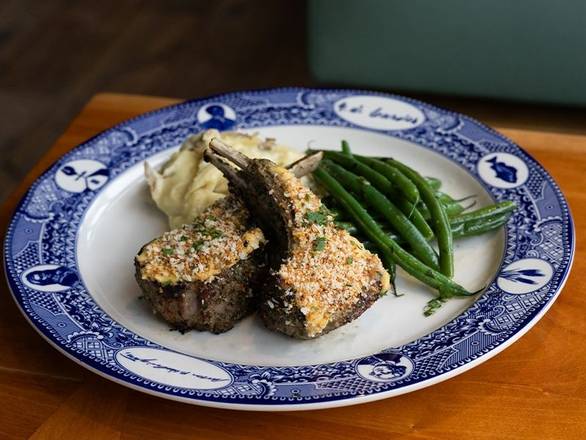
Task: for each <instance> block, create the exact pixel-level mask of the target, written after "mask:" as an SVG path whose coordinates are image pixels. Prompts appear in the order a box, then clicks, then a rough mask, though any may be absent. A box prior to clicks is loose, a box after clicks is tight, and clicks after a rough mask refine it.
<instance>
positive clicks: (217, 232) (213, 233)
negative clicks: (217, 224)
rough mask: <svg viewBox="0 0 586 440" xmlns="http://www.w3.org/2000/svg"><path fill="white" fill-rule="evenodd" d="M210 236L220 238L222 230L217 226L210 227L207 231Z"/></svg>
mask: <svg viewBox="0 0 586 440" xmlns="http://www.w3.org/2000/svg"><path fill="white" fill-rule="evenodd" d="M205 234H206V235H208V236H209V237H210V238H220V237H221V236H222V235H223V234H222V231H220V230H219V229H216V228H210V229H208V230H207V231H206V232H205Z"/></svg>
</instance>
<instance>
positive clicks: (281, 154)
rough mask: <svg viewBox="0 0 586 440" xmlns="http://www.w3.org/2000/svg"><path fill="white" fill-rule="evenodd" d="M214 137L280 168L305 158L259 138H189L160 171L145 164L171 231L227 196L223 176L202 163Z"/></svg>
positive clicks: (220, 135)
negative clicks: (268, 160) (270, 161)
mask: <svg viewBox="0 0 586 440" xmlns="http://www.w3.org/2000/svg"><path fill="white" fill-rule="evenodd" d="M213 137H218V138H219V139H221V140H222V141H224V142H225V143H226V144H228V145H230V146H231V147H232V148H234V149H235V150H238V151H240V152H242V153H243V154H245V155H246V156H248V157H252V158H265V159H270V160H272V161H273V162H275V163H277V164H279V165H288V164H289V163H291V162H294V161H296V160H297V159H299V158H300V157H301V156H302V154H301V153H299V152H297V151H295V150H292V149H290V148H288V147H284V146H282V145H277V144H276V143H275V140H274V139H262V138H260V137H259V136H257V135H248V134H244V133H237V132H222V133H220V132H218V131H217V130H207V131H205V132H202V133H198V134H196V135H193V136H190V137H189V138H187V139H186V140H185V142H184V143H183V145H182V146H181V148H180V149H179V151H177V152H175V153H173V155H172V156H171V157H170V158H169V160H168V161H167V162H165V164H164V165H163V166H162V167H161V170H160V171H156V170H155V169H153V168H152V167H151V166H150V165H149V164H148V162H145V164H144V166H145V170H144V171H145V176H146V179H147V182H148V184H149V189H150V192H151V197H152V198H153V200H154V202H155V203H156V205H157V207H158V208H159V209H160V210H161V211H163V212H164V213H165V214H166V215H167V217H168V218H169V226H170V227H171V228H177V227H179V226H181V225H183V224H185V223H191V222H192V221H193V219H194V218H195V217H197V216H198V215H199V214H200V213H201V212H202V211H203V210H204V209H206V208H207V207H208V206H210V205H211V204H212V203H214V202H215V201H217V200H219V199H221V198H222V197H224V196H225V195H226V194H227V193H228V182H227V181H226V179H224V177H223V176H222V173H220V172H219V171H218V170H217V169H216V168H215V167H214V166H213V165H210V164H209V163H207V162H203V160H202V158H203V152H204V150H205V148H206V147H207V144H208V142H209V141H210V139H212V138H213Z"/></svg>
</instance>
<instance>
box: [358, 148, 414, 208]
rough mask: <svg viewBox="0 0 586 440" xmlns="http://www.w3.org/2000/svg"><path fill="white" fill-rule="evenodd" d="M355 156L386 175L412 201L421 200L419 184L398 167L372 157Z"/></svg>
mask: <svg viewBox="0 0 586 440" xmlns="http://www.w3.org/2000/svg"><path fill="white" fill-rule="evenodd" d="M354 158H355V159H356V160H358V161H360V162H362V163H363V164H365V165H367V166H369V167H370V168H372V169H373V170H375V171H377V172H379V173H380V174H382V175H383V176H385V177H386V178H387V179H388V180H389V182H391V183H392V184H393V185H395V186H396V187H397V188H399V191H400V192H401V193H402V194H403V195H404V196H405V198H406V199H407V200H409V201H410V202H411V203H417V202H418V201H419V190H418V189H417V186H415V184H414V183H413V182H411V180H410V179H409V178H408V177H407V176H405V174H403V173H402V172H401V171H400V170H398V169H397V168H394V167H392V166H390V165H389V164H387V163H385V162H383V161H382V160H378V159H374V158H372V157H366V156H356V155H355V156H354Z"/></svg>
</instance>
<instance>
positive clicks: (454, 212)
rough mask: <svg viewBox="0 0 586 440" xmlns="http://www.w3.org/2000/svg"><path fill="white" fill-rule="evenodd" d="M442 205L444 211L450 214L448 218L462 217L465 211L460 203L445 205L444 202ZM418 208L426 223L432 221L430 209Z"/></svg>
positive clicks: (425, 207) (421, 206)
mask: <svg viewBox="0 0 586 440" xmlns="http://www.w3.org/2000/svg"><path fill="white" fill-rule="evenodd" d="M442 205H443V207H444V209H445V210H446V214H448V217H450V218H452V217H456V216H458V215H460V214H461V213H462V212H463V211H464V209H465V208H464V207H463V206H462V205H461V204H459V203H458V202H451V203H443V202H442ZM417 208H418V209H419V211H420V212H421V214H422V215H423V218H424V219H425V220H426V221H427V220H430V219H431V214H430V213H429V209H427V206H425V205H419V206H417Z"/></svg>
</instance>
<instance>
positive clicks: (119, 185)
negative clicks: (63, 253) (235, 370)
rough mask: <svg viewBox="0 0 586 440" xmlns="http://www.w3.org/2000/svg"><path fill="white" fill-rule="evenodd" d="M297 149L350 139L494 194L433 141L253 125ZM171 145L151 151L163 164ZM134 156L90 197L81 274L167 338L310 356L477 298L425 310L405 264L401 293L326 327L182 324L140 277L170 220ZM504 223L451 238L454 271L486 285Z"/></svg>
mask: <svg viewBox="0 0 586 440" xmlns="http://www.w3.org/2000/svg"><path fill="white" fill-rule="evenodd" d="M254 131H258V132H259V133H260V134H261V135H262V136H265V137H275V138H277V140H278V141H279V143H282V144H285V145H289V146H291V147H294V148H296V149H299V150H304V149H306V148H307V147H308V146H309V145H310V146H311V147H312V148H331V149H334V148H339V144H340V141H341V140H342V139H346V140H348V141H349V142H350V145H351V146H352V148H353V150H354V151H355V152H356V153H360V154H366V155H373V156H392V157H395V158H397V159H399V160H402V161H404V162H406V163H407V164H409V165H411V166H413V167H414V168H415V169H417V170H418V171H420V172H421V173H422V174H423V175H428V176H434V177H438V178H440V179H441V180H442V182H443V186H442V190H444V191H446V192H447V193H449V194H451V195H453V196H455V198H460V197H465V196H469V195H471V194H476V195H477V196H478V197H477V200H478V206H483V205H486V204H489V203H491V202H492V200H491V198H490V196H489V195H488V193H487V192H486V191H485V190H484V189H483V188H482V186H481V185H480V184H479V183H478V181H476V180H475V179H474V178H473V177H472V176H470V175H469V174H468V173H467V172H466V171H465V170H464V169H463V168H461V167H459V166H458V165H457V164H455V163H453V162H451V161H450V160H449V159H447V158H445V157H443V156H441V155H439V154H437V153H434V152H433V151H431V150H428V149H426V148H423V147H420V146H417V145H415V144H412V143H409V142H406V141H402V140H399V139H395V138H392V137H388V136H385V135H382V134H378V133H372V132H368V131H362V130H356V129H348V128H338V127H321V126H281V127H268V128H263V129H258V130H254ZM170 153H171V151H166V152H164V153H161V154H159V155H157V156H154V157H153V158H151V159H150V160H149V162H151V164H153V165H160V164H161V163H162V162H163V161H164V160H165V159H166V158H167V157H168V156H169V155H170ZM142 169H143V167H142V164H138V165H136V166H134V167H132V168H130V169H129V170H127V171H126V172H124V173H123V174H122V175H120V176H118V177H117V178H115V179H114V180H113V181H111V182H109V183H108V185H107V186H106V187H105V188H104V190H103V191H102V192H101V193H100V194H99V195H98V197H97V198H96V200H95V201H94V202H93V203H92V205H91V206H90V208H89V210H88V212H87V214H86V217H85V219H84V221H83V223H82V225H81V227H80V229H79V235H78V241H77V253H78V263H79V270H80V273H81V277H82V280H83V282H84V283H85V285H86V287H87V288H88V290H89V292H90V294H91V295H92V296H93V298H94V299H95V301H96V302H97V303H98V304H99V305H100V307H102V308H103V309H104V310H105V311H106V312H107V313H108V314H109V315H110V316H111V317H112V318H113V319H114V320H116V321H118V322H119V323H121V324H122V325H124V326H125V327H127V328H128V329H130V330H132V331H133V332H135V333H137V334H139V335H141V336H143V337H145V338H147V339H150V340H152V341H154V342H156V343H158V344H160V345H162V346H164V347H168V348H170V349H173V350H176V351H179V352H182V353H186V354H190V355H194V356H198V357H203V358H207V359H213V360H219V361H225V362H234V363H241V364H253V365H274V366H277V365H282V366H285V365H289V366H293V365H307V364H317V363H326V362H334V361H340V360H345V359H350V358H355V357H362V356H367V355H370V354H373V353H376V352H379V351H380V350H382V349H385V348H389V347H396V346H399V345H402V344H405V343H407V342H410V341H413V340H415V339H417V338H419V337H421V336H424V335H426V334H428V333H430V332H432V331H433V330H435V329H437V328H439V327H441V326H443V325H444V324H446V323H447V322H448V321H450V320H451V319H453V318H455V317H456V316H458V315H459V314H460V313H462V311H463V310H465V309H466V308H467V307H469V306H470V304H471V303H472V302H473V301H474V299H473V298H467V299H456V300H452V301H449V302H448V303H447V304H445V305H444V306H443V307H442V308H441V309H440V310H439V311H438V312H436V314H435V315H433V316H431V317H424V316H423V313H422V311H423V308H424V307H425V304H426V303H427V301H428V300H430V299H431V298H432V297H433V294H434V292H433V291H432V290H430V289H429V288H427V287H425V286H423V285H421V284H420V283H418V282H417V281H415V280H413V279H411V278H408V277H407V276H406V275H405V274H404V273H403V272H402V271H399V276H398V280H397V289H398V291H399V292H400V293H402V294H404V295H403V296H401V297H393V296H390V295H389V296H386V297H384V298H381V299H380V300H379V301H377V302H376V304H374V305H373V306H372V307H371V308H370V309H369V310H367V311H366V312H365V313H364V314H363V315H362V316H361V317H360V318H358V319H357V320H355V321H353V322H351V323H350V324H347V325H345V326H343V327H341V328H339V329H337V330H335V331H333V332H331V333H329V334H327V335H325V336H322V337H320V338H318V339H315V340H311V341H297V340H294V339H292V338H289V337H286V336H283V335H281V334H278V333H274V332H271V331H268V330H267V329H265V328H264V327H263V325H262V323H261V322H260V320H259V319H258V318H257V317H256V316H251V317H248V318H246V319H244V320H243V321H242V322H240V323H239V324H238V325H237V326H236V327H235V328H234V329H232V330H230V331H229V332H227V333H224V334H221V335H213V334H210V333H207V332H196V331H193V332H189V333H187V334H181V333H179V332H176V331H170V330H169V326H168V325H167V324H166V323H165V322H163V321H162V320H160V319H159V318H157V317H156V316H155V315H153V313H152V312H151V311H150V309H149V308H148V306H147V304H145V303H144V301H141V300H140V299H139V297H140V295H141V291H140V289H139V287H138V285H137V284H136V281H135V280H134V266H133V258H134V255H135V254H136V252H137V251H138V250H139V249H140V248H141V246H142V245H143V244H145V243H147V242H148V241H150V240H152V239H153V238H154V237H156V236H158V235H159V234H161V233H162V232H163V231H165V230H166V228H167V223H166V219H165V218H164V216H163V215H162V214H161V213H160V212H158V211H157V209H156V208H155V206H154V204H153V203H152V202H151V200H150V197H149V194H148V189H147V185H146V182H145V180H144V178H143V174H142ZM503 248H504V232H503V231H498V232H494V233H490V234H486V235H483V236H481V237H475V238H468V239H465V240H459V241H457V242H456V246H455V249H456V251H455V261H456V275H455V279H456V281H458V282H459V283H461V284H462V285H464V286H465V287H466V288H468V289H470V290H477V289H479V288H481V287H483V286H485V285H487V284H488V283H489V282H490V281H491V280H492V279H493V277H494V275H495V273H496V270H497V268H498V266H499V263H500V261H501V259H502V254H503Z"/></svg>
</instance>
